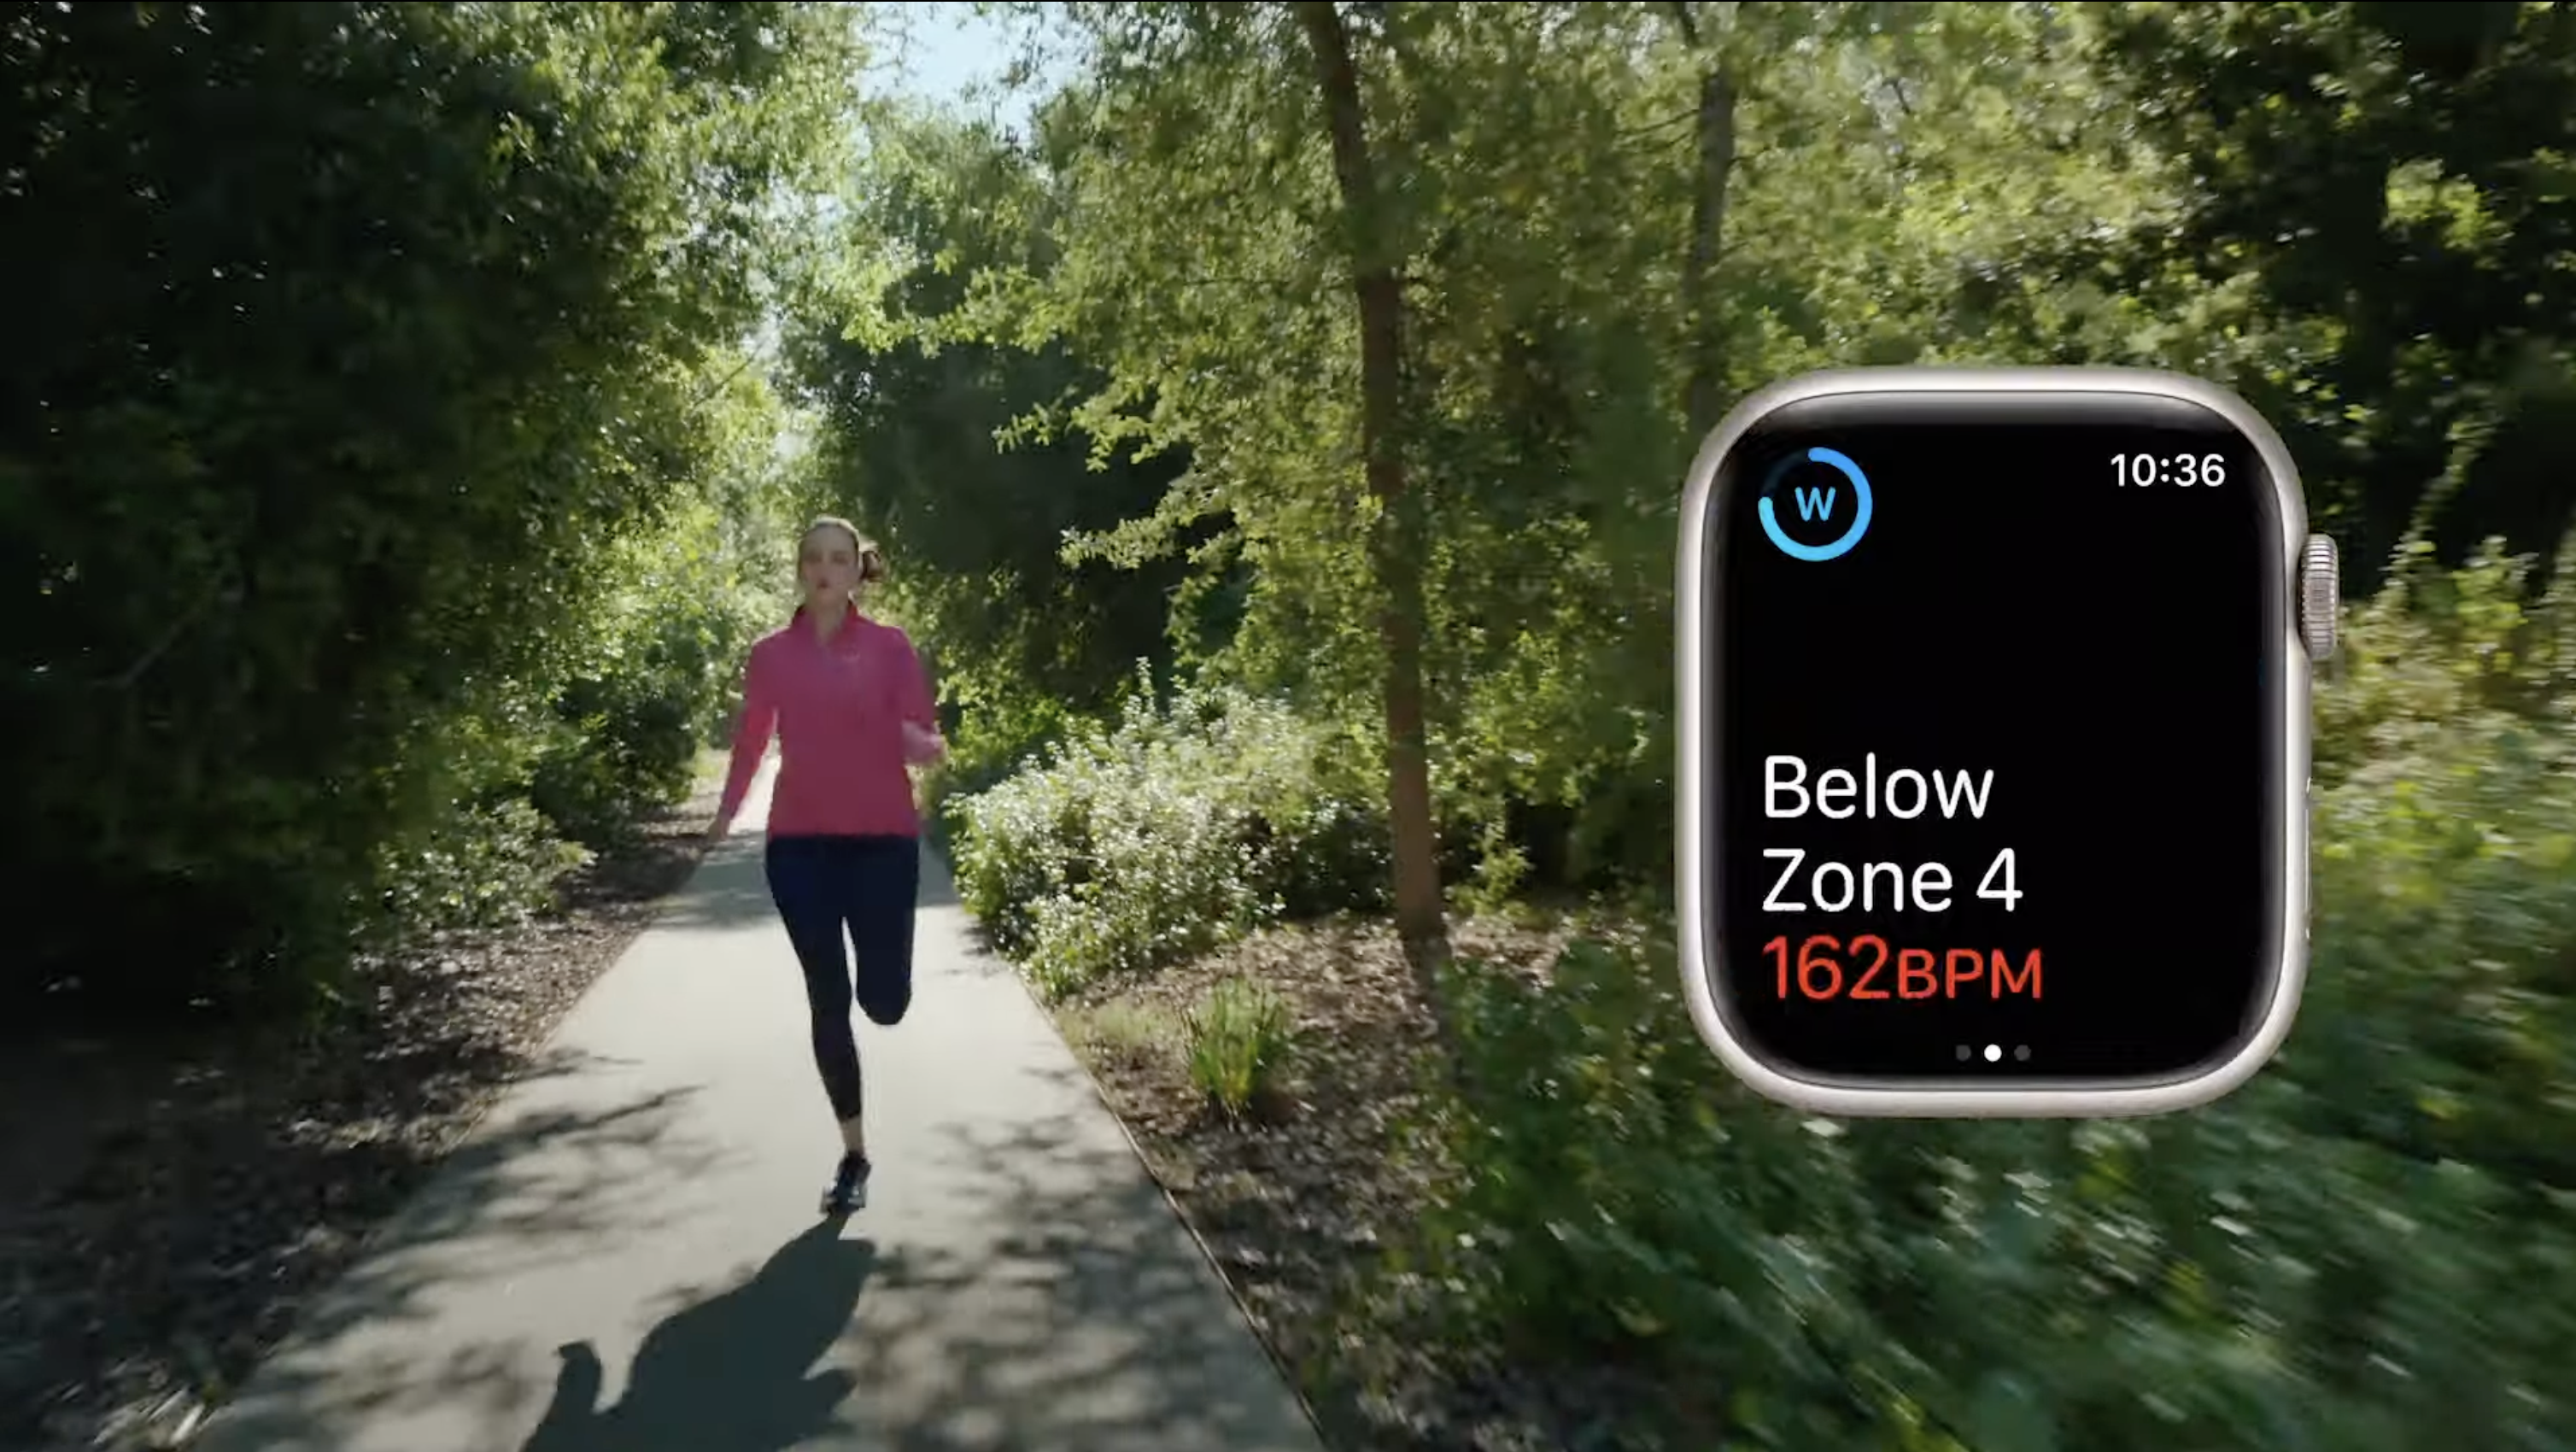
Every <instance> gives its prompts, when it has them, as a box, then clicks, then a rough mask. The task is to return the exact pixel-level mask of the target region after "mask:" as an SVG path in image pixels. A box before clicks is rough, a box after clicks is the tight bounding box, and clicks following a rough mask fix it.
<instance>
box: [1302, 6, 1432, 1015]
mask: <svg viewBox="0 0 2576 1452" xmlns="http://www.w3.org/2000/svg"><path fill="white" fill-rule="evenodd" d="M1295 10H1296V14H1297V20H1298V23H1299V24H1300V25H1302V26H1303V27H1304V29H1305V32H1306V40H1307V43H1308V45H1309V46H1310V47H1311V49H1312V50H1313V53H1314V61H1315V81H1316V86H1317V88H1318V89H1319V90H1320V91H1321V92H1322V95H1323V101H1324V118H1325V123H1326V125H1327V127H1328V128H1329V130H1330V132H1331V137H1332V145H1333V175H1334V179H1335V181H1336V182H1337V183H1338V185H1339V187H1340V189H1341V196H1342V214H1343V217H1344V220H1345V222H1346V224H1347V225H1348V227H1349V242H1350V254H1351V291H1352V294H1353V296H1354V298H1355V299H1356V301H1357V302H1358V304H1359V310H1360V445H1361V449H1362V451H1363V453H1364V455H1365V456H1366V459H1367V466H1366V471H1367V472H1366V478H1367V483H1368V490H1369V493H1370V494H1371V495H1372V496H1374V498H1375V499H1376V501H1377V504H1378V510H1379V512H1378V518H1377V521H1376V523H1375V524H1374V526H1373V527H1372V528H1371V530H1370V535H1369V559H1370V564H1371V566H1372V568H1373V569H1374V571H1375V573H1376V577H1377V585H1378V591H1379V607H1378V632H1379V635H1380V637H1381V638H1382V639H1383V640H1384V642H1385V645H1386V692H1385V694H1386V746H1387V753H1386V754H1387V778H1388V779H1387V815H1388V825H1389V826H1390V827H1391V829H1392V832H1393V837H1394V842H1393V846H1394V852H1395V884H1394V886H1395V928H1396V933H1397V935H1398V936H1399V937H1401V938H1402V939H1403V942H1404V956H1405V960H1406V962H1408V963H1409V964H1411V965H1412V968H1413V972H1414V977H1415V979H1416V980H1417V982H1418V983H1419V984H1420V986H1421V988H1422V990H1423V992H1424V994H1425V997H1426V1000H1427V1001H1428V1002H1430V1003H1432V1004H1434V1005H1435V1006H1436V1005H1437V1004H1438V1003H1439V1002H1440V999H1439V996H1438V993H1437V988H1438V982H1437V980H1438V976H1439V972H1440V968H1441V967H1442V965H1443V964H1444V963H1445V962H1446V961H1447V959H1448V956H1449V925H1448V919H1447V915H1446V914H1445V912H1444V911H1443V909H1442V906H1441V897H1440V846H1439V835H1438V832H1437V829H1436V828H1435V826H1434V824H1433V821H1432V811H1431V752H1430V747H1429V743H1428V741H1427V739H1426V736H1425V731H1424V726H1423V718H1424V715H1425V712H1424V707H1423V695H1424V692H1423V682H1422V637H1423V633H1424V632H1423V619H1424V614H1425V611H1424V607H1423V583H1422V558H1423V547H1424V544H1425V543H1426V541H1425V540H1424V538H1423V536H1424V532H1425V519H1424V515H1423V509H1422V501H1421V499H1420V498H1419V496H1418V495H1417V494H1416V493H1415V492H1414V491H1413V490H1410V489H1408V488H1406V487H1405V470H1404V456H1403V452H1402V447H1403V442H1402V437H1401V426H1402V422H1403V419H1402V414H1403V408H1404V384H1403V367H1404V284H1403V279H1402V278H1401V277H1400V276H1399V275H1398V273H1397V257H1396V254H1395V249H1394V247H1393V246H1392V240H1393V239H1391V238H1390V237H1389V236H1388V235H1387V232H1388V227H1387V219H1386V217H1385V215H1384V212H1383V210H1382V208H1381V196H1380V193H1379V191H1378V181H1377V174H1376V166H1375V160H1374V158H1373V157H1371V156H1370V154H1369V147H1368V132H1367V127H1366V118H1365V116H1364V114H1363V112H1362V108H1361V103H1360V77H1359V67H1358V64H1357V63H1356V62H1355V61H1354V60H1353V58H1352V55H1351V45H1350V35H1349V32H1348V30H1347V29H1345V27H1344V26H1343V24H1342V16H1341V12H1340V11H1339V10H1337V9H1336V8H1335V7H1334V5H1333V4H1332V0H1308V3H1301V4H1298V5H1297V6H1296V7H1295Z"/></svg>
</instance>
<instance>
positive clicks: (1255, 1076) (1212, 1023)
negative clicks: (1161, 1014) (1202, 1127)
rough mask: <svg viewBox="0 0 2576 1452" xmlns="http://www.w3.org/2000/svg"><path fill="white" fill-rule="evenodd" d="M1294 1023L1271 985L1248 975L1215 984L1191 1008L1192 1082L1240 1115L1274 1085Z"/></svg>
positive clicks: (1219, 1105)
mask: <svg viewBox="0 0 2576 1452" xmlns="http://www.w3.org/2000/svg"><path fill="white" fill-rule="evenodd" d="M1293 1028H1294V1025H1293V1024H1291V1023H1290V1021H1289V1017H1288V1004H1287V1001H1286V1000H1285V999H1282V998H1281V997H1280V996H1279V995H1278V994H1276V993H1274V992H1272V991H1271V990H1270V989H1267V988H1264V987H1262V986H1261V985H1259V984H1257V983H1253V982H1251V981H1249V980H1246V979H1228V980H1226V981H1225V982H1222V983H1219V984H1217V985H1216V986H1215V987H1213V988H1210V989H1209V990H1208V992H1207V996H1206V997H1205V998H1204V999H1203V1000H1202V1001H1201V1002H1199V1003H1198V1004H1197V1005H1195V1006H1194V1007H1193V1008H1192V1009H1191V1010H1190V1014H1189V1020H1188V1029H1189V1044H1190V1058H1189V1066H1190V1083H1191V1084H1193V1085H1195V1086H1196V1087H1197V1089H1198V1091H1199V1092H1200V1093H1202V1094H1204V1095H1206V1096H1207V1097H1208V1100H1209V1102H1211V1103H1213V1104H1214V1105H1216V1107H1217V1108H1218V1109H1219V1110H1221V1111H1223V1112H1224V1113H1225V1114H1227V1115H1228V1116H1231V1117H1233V1118H1237V1119H1240V1118H1242V1117H1243V1116H1245V1115H1247V1114H1249V1113H1251V1112H1252V1110H1253V1108H1254V1106H1255V1105H1256V1104H1257V1103H1258V1102H1259V1101H1260V1099H1261V1097H1262V1096H1263V1095H1264V1094H1266V1093H1267V1092H1268V1091H1269V1090H1270V1088H1271V1084H1272V1081H1273V1080H1274V1079H1275V1078H1276V1077H1277V1075H1278V1071H1279V1064H1280V1060H1281V1059H1282V1058H1283V1057H1285V1056H1286V1054H1287V1052H1288V1048H1289V1044H1290V1041H1291V1039H1292V1037H1293V1035H1292V1032H1291V1030H1292V1029H1293Z"/></svg>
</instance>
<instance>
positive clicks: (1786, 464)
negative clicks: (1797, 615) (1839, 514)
mask: <svg viewBox="0 0 2576 1452" xmlns="http://www.w3.org/2000/svg"><path fill="white" fill-rule="evenodd" d="M1809 463H1813V464H1825V465H1830V466H1831V467H1832V468H1833V469H1835V470H1836V471H1837V472H1839V473H1840V474H1841V475H1842V476H1843V478H1844V480H1845V481H1846V482H1848V483H1849V484H1850V485H1851V493H1852V521H1851V524H1850V526H1849V527H1847V528H1845V529H1844V530H1843V533H1842V538H1840V539H1837V540H1835V541H1833V542H1832V543H1830V544H1820V545H1811V544H1800V543H1798V542H1797V541H1796V540H1794V539H1791V538H1789V536H1788V534H1787V532H1785V531H1784V530H1782V529H1781V528H1780V517H1779V513H1778V511H1777V509H1776V507H1775V506H1774V504H1773V502H1772V497H1773V493H1774V491H1776V490H1777V489H1778V488H1779V487H1780V480H1781V477H1782V476H1784V475H1786V474H1787V473H1788V472H1789V471H1790V470H1791V469H1793V468H1795V467H1797V466H1798V465H1800V464H1809ZM1789 492H1790V493H1791V495H1793V496H1794V497H1795V498H1796V499H1797V501H1798V518H1799V519H1800V520H1802V521H1806V522H1809V523H1826V522H1829V521H1831V520H1832V519H1833V517H1834V510H1835V509H1836V507H1837V506H1838V503H1839V501H1838V499H1837V497H1836V496H1838V495H1839V494H1841V492H1842V490H1841V489H1840V487H1839V486H1836V485H1832V484H1828V485H1825V486H1823V487H1821V488H1798V489H1792V490H1790V491H1789ZM1754 509H1755V511H1756V512H1757V513H1759V514H1760V515H1761V516H1762V532H1763V533H1764V534H1767V535H1769V536H1771V543H1773V544H1775V545H1778V546H1779V547H1780V553H1782V554H1784V555H1787V556H1788V557H1789V558H1791V559H1793V560H1809V561H1815V560H1831V559H1839V558H1841V557H1842V556H1843V555H1845V554H1848V553H1850V551H1851V547H1852V546H1853V545H1856V544H1859V543H1860V537H1861V536H1862V535H1865V534H1867V533H1869V515H1870V497H1869V476H1868V475H1866V474H1863V473H1862V472H1861V471H1860V465H1858V464H1855V463H1853V462H1852V461H1851V460H1850V458H1849V457H1847V456H1845V455H1843V454H1841V453H1838V452H1836V451H1835V450H1832V449H1824V448H1816V449H1808V450H1807V451H1805V452H1804V453H1797V454H1791V455H1789V456H1788V457H1787V458H1785V459H1782V460H1781V461H1780V462H1779V463H1777V464H1774V465H1772V466H1771V477H1770V478H1768V479H1766V480H1764V481H1762V498H1761V499H1760V501H1759V502H1757V503H1756V504H1755V506H1754Z"/></svg>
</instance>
